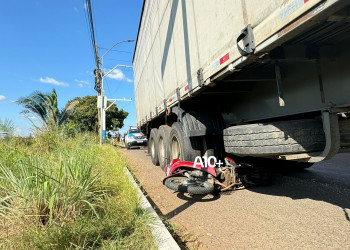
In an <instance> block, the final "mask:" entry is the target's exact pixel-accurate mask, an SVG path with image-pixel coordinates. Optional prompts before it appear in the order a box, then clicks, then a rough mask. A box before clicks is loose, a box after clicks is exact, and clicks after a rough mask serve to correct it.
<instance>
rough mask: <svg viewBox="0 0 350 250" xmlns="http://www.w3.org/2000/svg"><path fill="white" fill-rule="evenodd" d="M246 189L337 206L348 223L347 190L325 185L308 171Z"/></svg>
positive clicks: (348, 196)
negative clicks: (266, 184)
mask: <svg viewBox="0 0 350 250" xmlns="http://www.w3.org/2000/svg"><path fill="white" fill-rule="evenodd" d="M303 177H306V178H303ZM310 177H311V178H310ZM247 189H248V190H249V191H251V192H255V193H260V194H264V195H272V196H283V197H289V198H291V199H293V200H301V199H311V200H315V201H323V202H327V203H330V204H333V205H335V206H338V207H339V208H340V209H341V210H342V211H343V212H344V216H345V219H346V220H347V221H349V222H350V216H349V214H348V212H347V211H346V209H350V192H349V189H348V188H347V187H342V186H341V185H338V184H336V183H327V182H325V181H323V180H322V179H320V178H318V175H317V174H314V173H312V172H311V173H310V171H308V170H304V171H300V172H298V173H297V174H295V173H290V174H288V175H279V176H277V177H276V179H275V181H274V182H273V183H272V184H270V185H268V186H254V187H249V188H247Z"/></svg>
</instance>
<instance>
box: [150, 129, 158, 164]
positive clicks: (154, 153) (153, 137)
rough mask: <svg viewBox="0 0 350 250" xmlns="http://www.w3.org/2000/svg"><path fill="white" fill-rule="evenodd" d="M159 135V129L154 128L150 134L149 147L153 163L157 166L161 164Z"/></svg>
mask: <svg viewBox="0 0 350 250" xmlns="http://www.w3.org/2000/svg"><path fill="white" fill-rule="evenodd" d="M157 135H158V129H157V128H152V130H151V134H150V136H149V141H148V148H149V154H150V155H151V160H152V163H153V164H154V165H156V166H159V158H158V144H157Z"/></svg>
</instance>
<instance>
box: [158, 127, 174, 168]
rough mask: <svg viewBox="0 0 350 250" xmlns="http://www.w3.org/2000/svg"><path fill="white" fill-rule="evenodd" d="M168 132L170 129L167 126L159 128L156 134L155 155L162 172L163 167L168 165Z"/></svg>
mask: <svg viewBox="0 0 350 250" xmlns="http://www.w3.org/2000/svg"><path fill="white" fill-rule="evenodd" d="M170 131H171V128H170V127H169V126H168V125H162V126H160V127H159V129H158V133H157V140H156V145H157V149H158V150H157V151H158V152H157V153H158V160H159V166H160V168H161V169H162V170H164V168H165V166H166V165H167V164H169V163H170V148H169V145H170V142H169V141H170V139H169V137H170Z"/></svg>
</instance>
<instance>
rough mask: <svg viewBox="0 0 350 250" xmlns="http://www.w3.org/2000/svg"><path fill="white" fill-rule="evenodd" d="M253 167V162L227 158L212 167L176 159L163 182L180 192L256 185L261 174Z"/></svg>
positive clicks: (168, 168)
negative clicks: (255, 171) (237, 161)
mask: <svg viewBox="0 0 350 250" xmlns="http://www.w3.org/2000/svg"><path fill="white" fill-rule="evenodd" d="M253 170H254V169H253V166H252V165H251V164H247V163H241V164H237V163H236V162H235V161H234V160H232V159H230V158H228V157H226V158H225V163H224V164H222V166H221V165H217V164H215V165H210V166H209V167H205V166H204V165H203V164H202V163H195V162H189V161H180V160H179V159H174V160H172V161H171V163H170V164H168V165H167V166H166V167H165V169H164V171H165V174H166V178H165V179H164V180H163V184H164V185H165V186H166V187H168V188H169V189H172V190H174V191H177V192H182V193H189V194H199V195H206V194H210V193H213V192H214V191H215V190H220V191H228V190H236V189H242V188H245V187H246V186H248V185H255V184H257V183H256V182H257V180H259V179H260V177H257V176H256V173H254V171H253ZM254 175H255V176H254ZM260 180H261V179H260Z"/></svg>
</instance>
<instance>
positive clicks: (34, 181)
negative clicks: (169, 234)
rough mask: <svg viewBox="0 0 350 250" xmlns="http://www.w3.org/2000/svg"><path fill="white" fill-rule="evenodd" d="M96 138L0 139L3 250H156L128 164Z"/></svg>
mask: <svg viewBox="0 0 350 250" xmlns="http://www.w3.org/2000/svg"><path fill="white" fill-rule="evenodd" d="M96 142H97V138H96V137H95V136H94V135H91V134H84V135H81V134H78V135H77V136H76V137H75V138H70V137H67V136H62V134H58V133H57V132H53V131H51V132H44V133H41V134H38V135H37V136H35V137H33V138H27V139H25V138H12V139H11V140H6V141H4V140H2V141H1V140H0V218H1V223H0V248H6V249H9V248H10V249H18V248H20V249H29V248H34V249H63V248H84V249H85V248H102V249H152V248H155V243H154V242H153V238H152V234H151V232H150V229H149V228H148V226H147V224H148V222H149V221H150V220H151V219H152V218H150V217H149V215H147V214H146V213H145V211H144V210H142V209H141V208H140V207H139V205H138V197H137V192H136V190H135V189H134V188H133V187H132V186H131V185H130V183H129V181H128V178H127V176H126V175H125V174H124V172H123V167H124V166H125V165H126V162H125V160H124V159H123V158H122V157H121V155H120V154H119V153H118V152H117V151H116V150H115V148H113V147H112V146H110V145H106V146H103V147H102V148H101V147H99V146H98V145H97V143H96Z"/></svg>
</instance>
